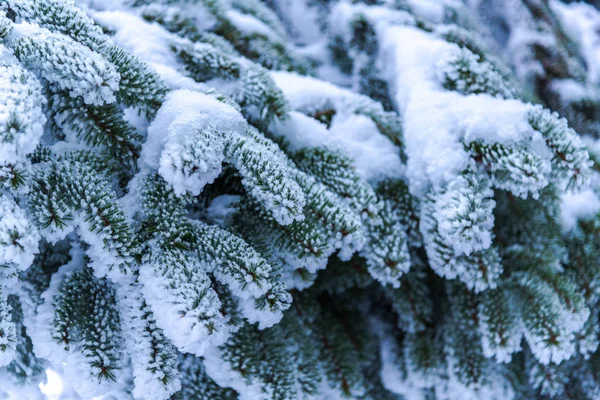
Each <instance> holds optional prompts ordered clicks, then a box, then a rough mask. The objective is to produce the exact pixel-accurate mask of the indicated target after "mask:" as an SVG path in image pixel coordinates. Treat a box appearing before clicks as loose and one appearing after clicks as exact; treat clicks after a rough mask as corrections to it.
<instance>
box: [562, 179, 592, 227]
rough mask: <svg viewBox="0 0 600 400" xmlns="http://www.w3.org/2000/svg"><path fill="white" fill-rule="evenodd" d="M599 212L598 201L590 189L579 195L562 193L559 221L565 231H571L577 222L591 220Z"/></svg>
mask: <svg viewBox="0 0 600 400" xmlns="http://www.w3.org/2000/svg"><path fill="white" fill-rule="evenodd" d="M599 212H600V199H599V198H598V195H597V193H595V192H594V191H592V190H591V189H587V190H584V191H582V192H579V193H568V192H567V193H563V194H562V195H561V198H560V219H561V224H562V228H563V229H564V230H565V231H573V230H574V229H575V228H576V227H577V223H578V221H579V220H585V219H592V218H594V217H596V215H597V214H598V213H599Z"/></svg>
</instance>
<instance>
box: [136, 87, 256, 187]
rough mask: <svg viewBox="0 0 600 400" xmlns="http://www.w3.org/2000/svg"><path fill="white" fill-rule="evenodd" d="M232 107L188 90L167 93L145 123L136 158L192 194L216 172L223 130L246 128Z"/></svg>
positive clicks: (242, 130) (174, 185) (222, 158)
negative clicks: (143, 137) (162, 101)
mask: <svg viewBox="0 0 600 400" xmlns="http://www.w3.org/2000/svg"><path fill="white" fill-rule="evenodd" d="M246 125H247V123H246V120H245V119H244V118H243V117H242V115H241V114H240V113H239V112H238V111H237V110H235V109H234V108H232V107H230V106H228V105H226V104H225V103H222V102H220V101H218V100H215V99H214V98H212V97H210V96H207V95H205V94H202V93H198V92H193V91H190V90H175V91H172V92H170V93H169V94H168V95H167V96H166V98H165V101H164V103H163V105H162V107H161V108H160V110H159V111H158V113H157V115H156V118H155V119H154V121H153V122H152V124H151V125H150V126H149V127H148V138H147V141H146V143H145V144H144V148H143V150H142V155H141V159H142V160H143V162H144V163H145V164H146V166H147V167H149V168H151V169H156V170H158V171H159V173H160V174H161V175H162V177H163V178H164V179H165V180H166V181H167V182H169V184H171V185H172V187H173V190H174V191H175V193H177V194H183V193H186V192H190V193H192V194H194V195H197V194H199V193H200V192H201V190H202V188H203V187H204V186H205V185H206V184H207V183H211V182H212V181H213V180H214V179H215V178H216V177H217V176H219V174H220V172H221V168H222V162H223V160H224V154H223V149H224V146H225V141H226V140H227V137H228V135H231V134H232V133H235V132H237V133H241V132H244V130H245V129H246Z"/></svg>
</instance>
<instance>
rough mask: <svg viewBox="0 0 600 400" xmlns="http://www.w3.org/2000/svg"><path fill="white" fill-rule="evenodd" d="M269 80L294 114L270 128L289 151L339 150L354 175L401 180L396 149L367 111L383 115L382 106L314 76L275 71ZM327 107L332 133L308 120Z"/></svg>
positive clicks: (314, 120) (401, 164)
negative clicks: (276, 87)
mask: <svg viewBox="0 0 600 400" xmlns="http://www.w3.org/2000/svg"><path fill="white" fill-rule="evenodd" d="M271 76H272V77H273V79H274V80H275V83H276V84H277V86H279V88H280V89H281V90H282V91H283V93H284V95H285V96H286V97H287V99H288V100H289V102H290V105H291V106H292V108H293V109H294V110H295V111H296V112H294V111H292V112H291V113H290V117H289V118H288V119H285V120H283V121H275V122H274V123H273V124H272V126H271V130H272V131H273V133H274V134H276V135H278V136H281V137H283V139H285V142H286V143H287V144H288V145H289V146H290V149H292V150H299V149H300V148H302V147H320V146H323V147H328V148H330V149H332V150H336V151H340V152H342V153H344V154H346V155H348V156H350V158H352V160H353V166H354V167H355V169H356V172H357V173H358V174H359V175H360V176H361V178H363V179H365V180H367V181H374V182H376V181H379V180H381V179H385V178H399V177H402V176H403V174H404V166H403V163H402V161H401V159H400V151H399V149H398V147H397V146H395V145H394V144H393V143H392V141H391V140H390V139H389V138H387V137H386V136H384V135H383V134H382V133H381V132H380V131H379V130H378V129H377V125H376V124H375V122H374V121H373V120H372V119H371V118H369V117H368V115H366V112H365V111H366V110H367V109H368V112H370V111H373V112H374V113H383V112H384V111H383V109H382V108H381V105H380V104H377V103H375V102H374V101H373V100H370V99H368V98H365V97H364V96H361V95H358V94H356V93H353V92H350V91H348V90H346V89H343V88H340V87H337V86H335V85H332V84H331V83H328V82H324V81H321V80H318V79H315V78H311V77H307V76H301V75H298V74H295V73H291V72H272V73H271ZM329 109H333V110H335V115H334V116H333V118H332V120H331V126H330V128H329V129H328V128H327V126H326V125H325V124H323V123H321V122H319V121H317V120H316V119H314V118H310V117H309V116H312V115H314V114H315V113H318V112H321V111H323V110H329ZM301 113H302V114H307V115H308V116H307V115H302V114H301Z"/></svg>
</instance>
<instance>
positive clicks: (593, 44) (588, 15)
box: [549, 0, 600, 83]
mask: <svg viewBox="0 0 600 400" xmlns="http://www.w3.org/2000/svg"><path fill="white" fill-rule="evenodd" d="M549 5H550V8H551V9H552V11H553V12H554V13H555V15H556V16H557V17H558V19H559V20H560V25H561V28H563V29H564V30H565V32H566V33H567V34H568V35H569V36H570V38H571V39H572V40H573V41H574V42H575V43H577V44H578V46H579V49H580V50H581V53H582V55H583V57H584V59H585V65H586V78H587V79H588V80H589V81H590V82H592V83H600V46H598V31H599V30H600V12H599V11H598V10H597V9H596V8H594V6H592V5H591V4H586V3H584V2H572V3H570V4H566V3H563V2H560V1H556V0H551V1H549Z"/></svg>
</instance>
